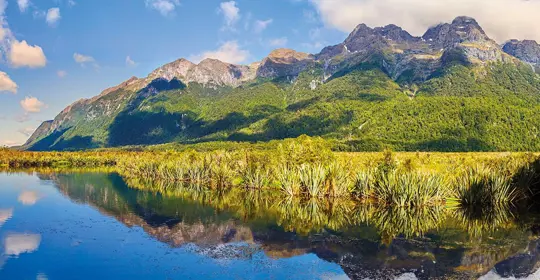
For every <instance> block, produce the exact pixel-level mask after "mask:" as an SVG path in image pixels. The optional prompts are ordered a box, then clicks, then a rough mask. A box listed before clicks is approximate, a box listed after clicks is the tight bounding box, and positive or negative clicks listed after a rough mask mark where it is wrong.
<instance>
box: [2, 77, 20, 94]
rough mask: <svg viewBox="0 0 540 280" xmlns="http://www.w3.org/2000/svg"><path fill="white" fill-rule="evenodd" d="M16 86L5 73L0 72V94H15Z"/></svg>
mask: <svg viewBox="0 0 540 280" xmlns="http://www.w3.org/2000/svg"><path fill="white" fill-rule="evenodd" d="M17 88H18V86H17V84H16V83H15V82H14V81H13V80H12V79H11V78H10V77H9V76H8V74H7V73H5V72H0V92H6V91H9V92H12V93H17Z"/></svg>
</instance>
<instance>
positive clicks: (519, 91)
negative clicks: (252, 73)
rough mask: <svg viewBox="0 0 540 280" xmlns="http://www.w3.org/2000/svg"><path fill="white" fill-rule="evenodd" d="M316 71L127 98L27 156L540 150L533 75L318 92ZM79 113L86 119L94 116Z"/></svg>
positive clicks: (375, 76) (509, 68)
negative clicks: (202, 145)
mask: <svg viewBox="0 0 540 280" xmlns="http://www.w3.org/2000/svg"><path fill="white" fill-rule="evenodd" d="M316 69H318V68H317V67H315V66H314V67H313V69H310V70H306V71H304V72H303V73H301V74H300V75H299V77H298V79H296V80H294V81H290V80H287V79H274V80H270V79H257V80H256V81H253V82H251V83H247V84H245V85H242V86H240V87H237V88H231V87H219V88H215V89H212V88H208V87H203V86H201V85H199V84H195V83H191V84H189V85H187V86H186V85H180V86H175V87H173V88H174V89H172V90H168V89H170V88H171V87H170V86H168V85H163V86H162V88H163V89H165V90H163V91H160V92H158V93H156V94H153V95H151V96H146V95H144V94H142V93H141V92H129V91H125V90H124V89H120V90H118V91H116V92H114V93H112V94H109V95H106V96H105V97H103V98H105V99H107V100H101V101H100V102H105V103H107V102H114V104H117V107H118V109H117V110H116V111H114V112H112V113H110V114H109V115H103V116H100V117H97V118H94V119H92V120H91V121H88V120H86V119H83V118H82V117H81V118H79V119H77V118H76V117H75V118H72V119H70V124H69V125H66V128H65V129H63V130H59V131H57V132H55V133H53V134H51V135H48V136H45V137H43V138H41V139H40V140H38V141H36V142H34V143H32V144H31V145H29V149H32V150H49V149H53V150H65V149H85V148H95V147H117V146H125V145H151V144H160V143H169V142H179V143H197V142H206V141H248V142H251V141H268V140H272V139H284V138H294V137H298V136H300V135H302V134H307V135H311V136H322V137H324V138H327V139H333V140H336V141H335V143H336V145H335V148H336V149H339V150H350V151H372V150H381V149H384V148H392V149H394V150H406V151H416V150H436V151H524V150H540V141H539V137H540V114H538V112H540V76H538V75H537V74H535V73H534V72H533V71H532V70H531V68H530V67H527V66H526V65H519V64H518V66H516V64H505V63H496V62H493V63H488V64H486V65H484V66H470V65H469V66H464V65H462V64H455V65H453V66H449V67H446V68H444V69H441V70H440V71H438V72H436V73H435V74H433V76H432V77H431V78H430V79H429V80H427V81H426V82H423V83H422V82H420V83H413V82H412V81H407V79H401V80H400V81H399V82H400V83H399V84H398V83H397V82H395V81H393V80H392V79H391V78H390V77H389V76H388V75H387V74H386V73H385V72H384V71H383V70H381V69H380V68H379V67H356V68H353V69H349V71H346V72H340V73H337V74H335V75H334V76H333V77H331V78H330V79H328V80H327V81H326V82H325V83H324V84H318V86H317V88H316V89H314V90H312V89H311V88H310V82H311V81H312V77H313V75H315V74H317V73H316V72H317V71H316ZM98 101H99V100H98ZM95 103H96V102H95ZM97 103H98V104H99V102H97ZM94 106H97V105H94ZM81 107H82V108H80V109H79V110H81V112H80V115H81V116H83V115H85V114H88V110H89V109H88V108H86V107H83V106H81ZM87 107H88V106H87ZM77 109H78V108H73V109H72V110H77ZM98 109H99V106H98ZM72 114H73V113H72Z"/></svg>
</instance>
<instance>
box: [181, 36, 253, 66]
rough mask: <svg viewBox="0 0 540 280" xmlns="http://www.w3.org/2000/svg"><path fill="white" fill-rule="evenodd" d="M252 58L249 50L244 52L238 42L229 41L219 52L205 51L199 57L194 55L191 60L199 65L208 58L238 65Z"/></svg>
mask: <svg viewBox="0 0 540 280" xmlns="http://www.w3.org/2000/svg"><path fill="white" fill-rule="evenodd" d="M249 57H250V53H249V51H248V50H243V49H242V48H240V46H239V45H238V42H237V41H228V42H225V43H223V44H222V45H221V46H220V47H219V48H218V49H217V50H214V51H205V52H203V53H201V54H198V55H193V56H191V57H190V60H192V61H194V62H196V63H198V62H200V61H202V60H204V59H206V58H213V59H218V60H221V61H223V62H228V63H233V64H238V63H243V62H246V60H247V59H248V58H249Z"/></svg>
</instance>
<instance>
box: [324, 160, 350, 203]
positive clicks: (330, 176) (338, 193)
mask: <svg viewBox="0 0 540 280" xmlns="http://www.w3.org/2000/svg"><path fill="white" fill-rule="evenodd" d="M351 186H352V182H351V180H350V176H349V173H348V172H347V169H346V168H345V167H344V166H343V165H342V164H340V163H338V162H333V163H331V164H330V165H329V166H328V168H326V194H327V195H328V196H330V197H344V196H347V195H350V191H351Z"/></svg>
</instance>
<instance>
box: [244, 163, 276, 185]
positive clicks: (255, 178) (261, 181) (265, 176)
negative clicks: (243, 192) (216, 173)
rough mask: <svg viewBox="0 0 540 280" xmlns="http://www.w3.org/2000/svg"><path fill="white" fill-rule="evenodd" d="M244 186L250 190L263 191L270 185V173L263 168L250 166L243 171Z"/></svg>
mask: <svg viewBox="0 0 540 280" xmlns="http://www.w3.org/2000/svg"><path fill="white" fill-rule="evenodd" d="M242 181H243V182H244V186H245V187H246V188H250V189H262V188H264V187H266V186H268V185H269V184H270V172H269V170H268V169H266V168H265V167H263V166H248V167H247V168H246V169H245V170H243V171H242Z"/></svg>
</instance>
